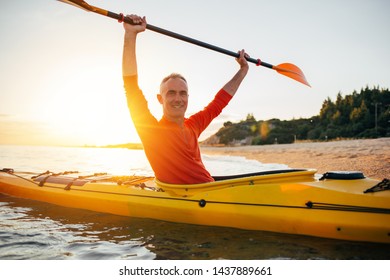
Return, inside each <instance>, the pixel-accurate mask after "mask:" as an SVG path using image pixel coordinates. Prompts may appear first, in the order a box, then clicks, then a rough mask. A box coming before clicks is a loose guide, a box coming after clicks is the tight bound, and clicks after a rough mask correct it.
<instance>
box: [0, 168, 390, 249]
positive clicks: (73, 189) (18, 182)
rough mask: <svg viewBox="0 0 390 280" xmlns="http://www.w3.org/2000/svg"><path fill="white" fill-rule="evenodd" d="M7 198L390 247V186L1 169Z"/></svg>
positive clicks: (288, 177) (345, 175)
mask: <svg viewBox="0 0 390 280" xmlns="http://www.w3.org/2000/svg"><path fill="white" fill-rule="evenodd" d="M0 171H1V172H0V193H3V194H6V195H10V196H16V197H21V198H27V199H33V200H38V201H43V202H48V203H53V204H57V205H61V206H66V207H74V208H80V209H87V210H92V211H97V212H105V213H111V214H116V215H123V216H129V217H140V218H152V219H158V220H164V221H171V222H177V223H189V224H198V225H209V226H223V227H234V228H241V229H249V230H263V231H272V232H280V233H288V234H301V235H310V236H318V237H325V238H335V239H342V240H355V241H368V242H380V243H390V183H389V180H386V179H384V180H383V181H379V180H374V179H369V178H365V177H364V175H363V174H362V173H360V172H329V173H326V174H324V175H322V177H321V175H319V174H316V170H310V169H287V170H278V171H266V172H258V173H252V174H244V175H237V176H226V177H215V179H216V181H215V182H212V183H204V184H195V185H172V184H166V183H162V182H159V181H158V180H156V179H155V178H151V177H138V176H130V177H120V178H118V177H113V176H108V175H105V174H94V175H93V176H80V175H79V174H78V173H73V172H64V173H59V174H54V173H52V172H45V173H43V174H31V173H21V172H20V173H18V172H15V171H13V170H12V169H3V170H0Z"/></svg>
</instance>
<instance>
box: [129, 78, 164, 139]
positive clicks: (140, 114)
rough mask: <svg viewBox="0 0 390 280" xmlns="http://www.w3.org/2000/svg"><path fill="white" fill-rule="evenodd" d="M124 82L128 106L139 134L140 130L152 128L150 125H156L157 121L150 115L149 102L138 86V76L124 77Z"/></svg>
mask: <svg viewBox="0 0 390 280" xmlns="http://www.w3.org/2000/svg"><path fill="white" fill-rule="evenodd" d="M123 82H124V87H125V91H126V97H127V106H128V107H129V111H130V115H131V118H132V120H133V122H134V125H135V127H136V129H137V131H138V133H140V132H141V131H140V130H142V129H144V128H147V127H150V124H156V123H157V120H156V118H155V117H153V115H152V114H151V113H150V111H149V108H148V102H147V100H146V99H145V96H144V95H143V93H142V91H141V89H140V88H139V86H138V76H137V75H134V76H123Z"/></svg>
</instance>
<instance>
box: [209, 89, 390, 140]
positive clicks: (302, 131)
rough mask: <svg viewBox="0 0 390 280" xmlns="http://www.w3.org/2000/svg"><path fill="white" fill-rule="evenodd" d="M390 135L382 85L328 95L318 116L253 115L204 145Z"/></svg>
mask: <svg viewBox="0 0 390 280" xmlns="http://www.w3.org/2000/svg"><path fill="white" fill-rule="evenodd" d="M389 136H390V91H389V89H379V87H374V88H369V87H366V88H364V89H361V90H360V92H359V93H358V92H356V91H354V92H353V93H352V94H349V95H346V96H344V97H343V96H342V95H341V93H339V94H338V95H337V98H336V100H335V101H333V100H331V99H330V98H327V99H326V100H325V101H324V102H323V104H322V108H321V110H320V112H319V114H318V115H316V116H313V117H311V118H306V119H304V118H301V119H293V120H289V121H282V120H279V119H270V120H260V121H257V120H256V119H255V118H254V116H253V114H248V115H247V117H246V119H245V120H242V121H240V122H238V123H232V122H230V121H228V122H225V123H224V126H223V127H222V128H221V129H220V130H219V131H218V132H217V133H216V134H215V135H213V136H212V137H210V138H209V139H207V140H205V141H204V142H203V144H206V145H207V144H214V145H215V144H219V145H221V144H223V145H237V144H240V145H262V144H272V143H281V144H282V143H293V142H294V141H296V140H311V141H327V140H332V139H337V138H377V137H389Z"/></svg>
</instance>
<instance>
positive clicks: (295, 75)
mask: <svg viewBox="0 0 390 280" xmlns="http://www.w3.org/2000/svg"><path fill="white" fill-rule="evenodd" d="M272 69H274V70H276V71H277V72H278V73H279V74H282V75H285V76H287V77H289V78H291V79H294V80H296V81H298V82H300V83H302V84H304V85H307V86H309V87H311V86H310V84H309V83H308V81H307V80H306V77H305V75H304V74H303V72H302V70H301V69H299V67H298V66H296V65H294V64H291V63H282V64H279V65H276V66H273V67H272Z"/></svg>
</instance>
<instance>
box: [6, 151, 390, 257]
mask: <svg viewBox="0 0 390 280" xmlns="http://www.w3.org/2000/svg"><path fill="white" fill-rule="evenodd" d="M203 160H204V163H205V165H206V167H207V169H208V170H209V171H210V173H211V174H212V175H216V176H221V175H232V174H242V173H250V172H257V171H264V170H271V169H285V168H288V167H287V166H285V165H278V164H272V165H267V164H262V163H260V162H258V161H254V160H247V159H245V158H243V157H232V156H208V155H203ZM1 168H13V169H14V170H16V171H29V172H45V171H46V170H50V171H52V172H61V171H79V172H81V173H90V174H93V173H97V172H99V173H100V172H107V173H109V174H113V175H144V176H152V175H153V172H152V170H151V168H150V165H149V163H148V161H147V159H146V157H145V155H144V152H143V151H142V150H128V149H106V148H65V147H30V146H0V169H1ZM7 259H29V260H42V259H44V260H48V259H57V260H59V259H76V260H81V259H87V260H97V259H117V260H124V259H136V260H142V259H175V260H177V259H185V260H192V259H198V260H199V259H202V260H208V259H390V246H389V245H383V244H371V243H362V242H346V241H338V240H330V239H323V238H315V237H305V236H296V235H288V234H278V233H270V232H261V231H247V230H239V229H230V228H220V227H206V226H197V225H187V224H177V223H169V222H164V221H157V220H152V219H138V218H129V217H121V216H116V215H110V214H104V213H96V212H92V211H86V210H80V209H72V208H65V207H60V206H56V205H51V204H48V203H42V202H37V201H32V200H26V199H19V198H14V197H9V196H6V195H1V194H0V260H7Z"/></svg>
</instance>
